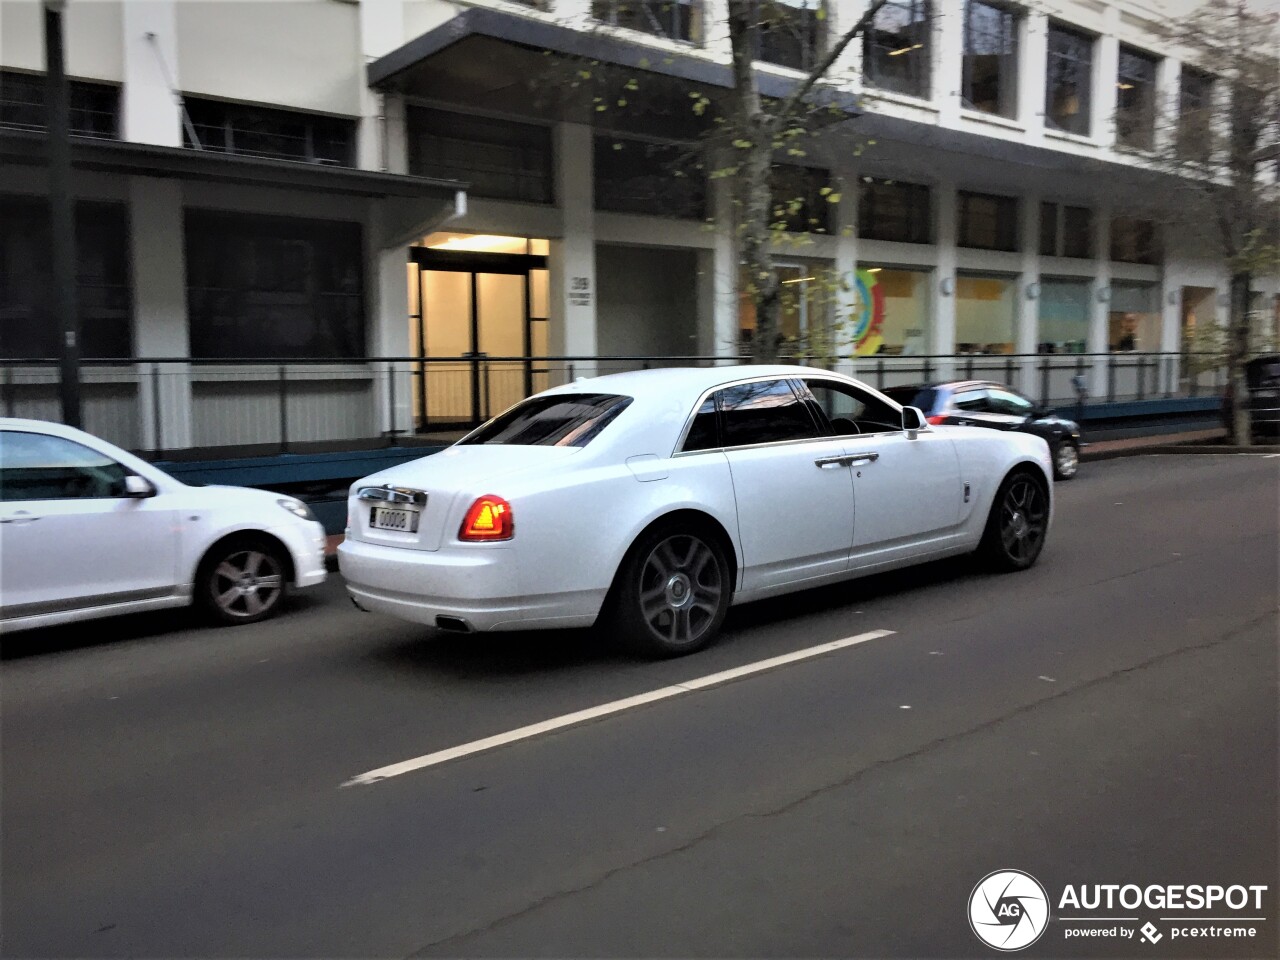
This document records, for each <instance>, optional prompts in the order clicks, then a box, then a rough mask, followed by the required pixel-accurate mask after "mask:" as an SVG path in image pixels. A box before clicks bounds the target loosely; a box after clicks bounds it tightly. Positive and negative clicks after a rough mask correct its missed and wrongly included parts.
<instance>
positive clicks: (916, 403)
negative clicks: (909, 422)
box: [880, 387, 938, 413]
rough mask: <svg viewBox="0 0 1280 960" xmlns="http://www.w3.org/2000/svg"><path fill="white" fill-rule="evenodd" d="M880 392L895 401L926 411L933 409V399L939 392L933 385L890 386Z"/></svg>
mask: <svg viewBox="0 0 1280 960" xmlns="http://www.w3.org/2000/svg"><path fill="white" fill-rule="evenodd" d="M880 392H881V393H883V394H884V395H885V396H886V397H888V398H889V399H890V400H892V401H893V402H894V403H898V404H901V405H902V406H904V407H919V408H920V409H921V410H924V411H925V412H926V413H927V412H928V411H930V410H932V409H933V400H934V397H935V396H936V395H937V393H938V391H937V390H935V389H933V387H924V388H921V387H890V388H889V389H888V390H881V391H880Z"/></svg>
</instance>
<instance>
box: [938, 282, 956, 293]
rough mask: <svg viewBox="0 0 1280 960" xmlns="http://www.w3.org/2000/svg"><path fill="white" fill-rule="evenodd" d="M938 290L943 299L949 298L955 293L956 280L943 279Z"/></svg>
mask: <svg viewBox="0 0 1280 960" xmlns="http://www.w3.org/2000/svg"><path fill="white" fill-rule="evenodd" d="M938 289H939V290H941V291H942V295H943V296H944V297H949V296H951V295H952V294H953V293H955V292H956V278H955V277H943V278H942V282H941V283H939V284H938Z"/></svg>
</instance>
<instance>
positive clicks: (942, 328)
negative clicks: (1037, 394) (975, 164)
mask: <svg viewBox="0 0 1280 960" xmlns="http://www.w3.org/2000/svg"><path fill="white" fill-rule="evenodd" d="M934 193H935V196H936V197H937V199H936V201H935V202H936V203H937V205H938V206H937V209H936V211H935V212H936V214H937V218H936V222H937V224H938V239H937V244H938V270H937V274H936V276H934V278H933V291H932V294H933V303H934V304H935V306H934V310H933V329H932V330H931V331H930V334H929V344H930V347H929V352H930V353H933V354H937V355H938V356H940V357H945V358H947V359H944V360H940V361H939V363H938V371H937V373H936V378H937V379H940V380H948V379H950V378H951V377H952V376H954V375H955V361H954V360H953V359H951V358H953V357H954V356H955V352H956V238H957V237H958V236H959V230H958V224H957V222H956V220H957V216H958V200H957V197H956V185H955V184H954V183H952V182H950V181H945V182H942V183H939V184H938V186H937V189H936V190H935V191H934Z"/></svg>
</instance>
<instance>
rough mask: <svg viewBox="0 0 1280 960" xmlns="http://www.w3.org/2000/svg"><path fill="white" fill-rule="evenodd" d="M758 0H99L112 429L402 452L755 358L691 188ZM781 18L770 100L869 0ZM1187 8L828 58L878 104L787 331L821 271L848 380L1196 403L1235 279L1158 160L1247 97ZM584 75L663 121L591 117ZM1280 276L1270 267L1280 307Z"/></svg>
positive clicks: (888, 17)
mask: <svg viewBox="0 0 1280 960" xmlns="http://www.w3.org/2000/svg"><path fill="white" fill-rule="evenodd" d="M728 2H729V0H619V2H609V0H604V2H601V0H595V2H592V0H542V2H515V0H487V2H486V0H475V2H445V0H359V2H348V0H290V2H269V0H244V2H224V0H146V2H136V0H70V2H69V3H67V5H66V8H65V14H64V21H65V35H66V49H67V57H66V60H67V70H68V73H69V74H70V76H71V77H72V78H73V83H72V88H71V103H72V128H73V132H74V134H75V136H74V138H73V144H72V162H73V177H74V180H73V186H74V190H75V194H76V197H77V212H76V223H77V247H78V256H79V270H78V274H79V284H78V294H79V312H80V317H81V323H82V352H83V354H84V355H85V357H86V358H88V359H87V361H86V366H85V370H84V390H85V397H86V423H87V426H88V427H89V428H90V429H96V430H98V431H99V432H102V433H105V434H107V435H109V436H112V437H113V439H116V440H119V441H122V442H124V443H125V444H127V445H129V446H132V447H136V448H140V449H145V450H152V449H160V448H164V449H175V448H181V447H192V446H197V447H205V446H225V445H235V444H242V443H253V442H262V441H268V440H270V439H271V437H272V436H273V433H272V432H273V431H275V430H277V428H278V421H277V420H276V419H275V418H274V414H272V413H271V412H270V411H271V410H274V409H276V408H277V407H278V408H279V410H280V411H281V414H282V416H283V415H285V414H289V413H292V426H291V431H292V438H293V439H308V438H311V439H336V438H341V437H365V436H376V435H378V434H379V433H386V432H388V431H407V430H412V429H415V428H421V427H423V426H424V425H431V424H438V423H444V422H451V421H465V420H468V419H470V418H472V417H474V416H478V415H481V414H484V413H486V412H490V411H492V410H493V409H494V408H496V407H498V406H500V405H502V404H504V403H506V402H509V401H511V400H513V399H516V398H518V397H519V396H521V395H523V394H524V393H525V392H527V391H529V390H531V389H535V388H537V387H538V386H540V385H541V384H543V383H546V382H548V380H549V379H550V378H554V377H557V376H566V375H570V374H574V375H581V374H583V373H588V372H591V371H592V370H596V369H602V368H609V369H612V368H614V367H616V366H617V364H610V363H607V362H606V361H604V360H599V361H593V358H603V357H633V358H644V357H651V358H655V359H654V360H653V361H652V362H664V361H663V360H661V359H660V358H671V357H689V356H700V357H708V356H732V355H735V354H736V353H738V351H739V350H740V346H741V342H742V339H743V337H744V336H750V331H751V327H752V325H753V322H754V321H753V316H752V311H751V309H750V306H749V304H746V303H744V298H742V297H741V296H740V278H739V270H738V265H737V262H736V257H735V250H734V244H733V231H732V229H731V227H730V226H729V222H730V221H731V219H732V208H731V204H730V203H729V199H728V196H727V183H726V181H725V180H723V179H714V178H712V179H708V178H707V177H706V176H705V173H704V172H703V171H699V170H698V169H696V168H690V169H689V170H688V171H687V172H686V171H679V173H680V174H682V175H677V168H678V167H679V166H680V164H681V163H682V162H683V161H682V158H684V157H687V155H688V149H687V144H688V142H690V141H691V140H693V139H695V138H696V137H697V133H698V131H697V126H698V124H697V122H696V112H695V111H694V110H692V109H691V106H690V104H691V102H696V101H697V100H698V99H699V98H700V97H705V98H707V99H708V100H716V99H717V98H721V97H722V96H723V93H724V90H725V89H726V88H727V86H728V84H729V82H730V79H729V78H730V71H729V60H730V56H729V41H728V36H727V31H726V29H725V27H724V23H725V14H726V11H725V7H726V4H727V3H728ZM775 6H777V7H778V8H779V9H781V10H782V11H783V13H784V14H785V15H787V16H789V17H791V18H792V23H791V26H792V27H794V29H791V30H788V31H779V32H777V33H776V34H774V35H768V34H767V35H766V36H765V38H764V42H762V44H761V61H760V72H761V77H762V80H761V83H762V85H763V87H764V89H765V92H766V93H767V92H777V91H780V90H784V89H786V88H787V85H788V84H790V83H793V82H794V81H795V80H796V79H797V78H799V77H801V76H802V75H803V74H802V73H800V72H799V71H801V70H803V69H804V68H805V67H806V66H807V65H808V64H809V63H811V62H812V58H813V56H814V55H815V52H816V51H820V50H821V49H822V46H823V44H824V43H826V42H828V41H829V39H830V38H831V37H835V36H838V35H839V34H840V33H841V32H842V30H844V29H847V28H848V26H849V25H850V24H852V23H853V22H855V21H856V20H857V18H858V17H859V16H860V15H861V13H862V12H863V10H864V9H865V7H866V4H865V2H864V0H826V2H825V4H824V6H823V8H822V10H823V13H822V15H817V14H816V13H815V11H816V10H817V9H818V3H817V0H809V2H783V0H779V3H778V4H776V5H775ZM1192 6H1193V3H1192V0H1117V2H1109V3H1108V2H1101V0H1044V2H1036V3H1033V4H1026V5H1018V4H1015V3H1011V2H1004V0H894V2H891V3H889V4H888V5H886V7H885V8H883V9H882V10H881V11H880V13H879V14H878V15H877V18H876V21H875V25H874V29H872V30H871V31H870V32H869V33H868V34H867V35H866V37H865V38H864V39H863V40H862V41H860V42H858V43H855V44H853V45H851V46H850V47H849V48H848V49H847V51H846V52H845V54H844V55H843V56H842V57H841V59H840V60H839V61H838V62H837V64H836V66H835V68H834V69H833V70H832V71H831V73H830V75H829V76H830V80H831V82H832V83H833V84H835V85H837V86H838V87H839V88H840V89H841V90H842V91H843V92H845V93H848V94H853V95H855V96H856V100H857V110H858V111H859V115H858V116H857V117H855V118H854V119H852V120H849V121H847V122H845V123H842V124H839V125H837V126H835V127H833V128H831V130H830V132H829V133H827V134H824V135H823V136H822V137H820V144H819V146H818V148H816V149H814V150H812V151H809V152H808V154H807V155H806V156H805V157H804V158H802V159H793V160H792V161H789V162H793V163H794V164H795V167H794V169H790V170H787V171H780V172H779V177H780V178H781V179H785V180H786V181H787V182H788V183H790V184H791V185H792V186H793V188H794V190H795V191H797V193H798V195H800V196H810V197H811V199H812V203H810V204H807V205H806V208H805V210H804V211H803V213H804V216H805V218H806V219H808V220H809V224H808V225H809V226H810V228H811V229H813V230H816V231H817V232H812V233H811V234H810V236H809V237H808V238H807V239H806V241H805V242H804V243H803V244H784V245H782V246H781V247H780V249H779V257H780V259H781V260H782V261H783V264H784V265H783V267H782V271H783V275H784V277H783V278H784V281H786V282H788V283H791V284H795V285H796V292H797V295H796V296H794V297H793V298H792V302H793V303H794V304H795V306H794V307H793V308H792V309H791V310H789V312H788V316H787V317H786V318H785V323H786V326H787V329H788V332H790V333H792V334H803V333H804V332H805V330H806V329H813V328H814V327H815V326H816V325H821V324H823V323H828V322H830V319H831V317H830V313H831V311H830V310H829V309H828V308H826V307H825V306H823V305H821V304H820V303H819V302H818V300H819V298H816V297H808V296H806V294H805V292H804V290H805V285H806V284H807V283H810V282H812V281H811V280H810V279H809V278H810V277H812V276H814V275H815V274H816V273H817V272H819V271H822V270H830V271H834V272H835V273H837V274H839V275H844V276H847V277H853V276H855V275H856V276H857V277H858V279H859V293H860V298H859V299H857V300H855V302H853V303H852V304H851V309H852V310H853V312H854V314H855V321H856V322H855V326H856V325H857V322H860V323H861V333H859V334H858V335H857V336H855V338H854V339H855V341H857V342H855V343H854V345H853V348H852V349H854V350H855V352H857V353H859V354H861V355H862V356H859V357H857V358H856V359H855V360H854V361H852V362H853V364H854V367H855V369H858V370H859V371H869V370H873V371H874V373H875V375H876V377H879V378H881V379H882V380H883V379H884V378H886V377H887V378H888V382H895V381H897V382H902V381H904V380H913V379H914V380H918V379H920V377H921V376H922V374H925V373H934V374H936V373H944V372H947V371H948V370H956V369H958V368H961V367H964V368H970V367H973V365H974V360H973V358H974V357H975V356H978V357H981V358H982V359H981V361H980V362H979V367H980V368H982V369H986V370H988V371H991V372H995V373H997V374H999V373H1004V374H1007V375H1008V376H1009V378H1011V379H1015V380H1017V381H1018V382H1020V383H1021V384H1022V385H1023V386H1024V387H1025V388H1026V389H1028V391H1029V392H1033V393H1038V394H1041V395H1044V396H1046V397H1048V398H1057V399H1062V398H1065V397H1068V396H1070V379H1071V377H1072V376H1073V375H1075V374H1078V373H1080V372H1082V371H1083V372H1084V373H1085V374H1086V377H1087V378H1088V379H1089V382H1090V384H1091V388H1092V391H1093V393H1095V394H1096V395H1099V396H1102V395H1109V396H1121V397H1128V396H1142V395H1148V394H1155V393H1161V394H1169V393H1171V392H1175V391H1176V390H1178V389H1179V384H1180V383H1181V382H1183V380H1184V378H1185V374H1186V372H1187V371H1186V370H1185V369H1181V370H1180V368H1179V364H1178V354H1179V351H1180V350H1181V349H1182V347H1183V345H1184V343H1185V341H1186V339H1187V333H1188V331H1189V330H1190V329H1192V328H1193V326H1194V325H1195V324H1198V323H1199V324H1203V323H1207V322H1213V321H1217V320H1221V319H1223V318H1224V317H1225V314H1226V309H1227V297H1226V294H1227V291H1228V277H1227V275H1226V271H1225V265H1224V263H1223V260H1222V258H1221V257H1220V256H1219V255H1218V254H1217V253H1216V252H1215V250H1214V249H1213V246H1212V243H1211V242H1210V241H1209V240H1208V239H1206V238H1207V234H1206V233H1204V232H1200V231H1195V230H1191V229H1185V228H1183V227H1178V228H1170V227H1168V225H1167V217H1164V216H1162V215H1161V212H1160V211H1161V209H1162V204H1165V203H1167V201H1168V191H1169V187H1168V181H1167V178H1161V177H1159V176H1157V175H1155V174H1154V173H1153V172H1152V171H1151V170H1150V169H1149V166H1150V165H1149V163H1148V161H1147V160H1146V159H1144V156H1143V151H1144V150H1159V149H1161V147H1162V145H1163V142H1164V139H1165V138H1167V137H1169V136H1173V135H1174V133H1173V132H1171V130H1170V129H1167V128H1166V124H1164V123H1163V122H1162V121H1161V119H1160V118H1161V117H1163V116H1166V115H1177V114H1178V113H1179V112H1181V113H1183V114H1184V115H1186V116H1188V117H1190V116H1191V115H1192V113H1193V112H1198V111H1201V110H1202V108H1203V107H1204V106H1205V105H1206V104H1212V103H1214V98H1215V97H1217V96H1219V95H1220V91H1219V90H1218V89H1217V87H1216V86H1215V78H1214V77H1213V76H1212V75H1210V74H1207V73H1204V72H1201V71H1199V70H1196V69H1193V68H1191V67H1187V68H1184V67H1183V66H1182V63H1181V62H1180V53H1179V51H1178V50H1177V49H1174V48H1172V47H1170V46H1169V45H1168V44H1167V43H1166V42H1165V41H1164V40H1163V39H1162V38H1161V37H1162V34H1161V30H1160V29H1159V28H1160V25H1161V23H1162V22H1163V21H1165V20H1166V19H1168V18H1169V17H1170V16H1176V15H1178V14H1179V13H1182V12H1185V11H1186V10H1187V9H1190V8H1191V7H1192ZM42 22H43V12H42V7H41V5H40V4H39V3H38V2H35V0H0V68H2V70H3V72H2V73H0V355H2V356H3V357H4V358H7V359H8V360H9V361H16V360H23V361H30V360H31V359H33V358H41V357H44V358H51V357H56V356H57V351H58V341H57V333H56V332H55V331H56V324H55V323H54V322H53V321H52V319H51V316H52V314H51V307H50V303H49V296H48V276H49V270H48V256H47V248H48V243H49V241H48V236H49V226H48V213H47V207H46V204H45V202H44V196H45V194H46V193H47V175H46V170H45V168H44V166H43V156H44V146H43V144H44V135H43V128H44V118H43V112H42V108H41V105H40V104H41V97H42V84H41V74H42V71H43V68H44V55H43V42H42ZM583 64H586V65H588V67H587V68H586V69H582V65H583ZM567 65H568V66H567ZM573 65H577V66H576V67H575V66H573ZM579 69H581V71H582V74H581V75H582V77H583V78H584V81H585V79H586V78H587V75H588V74H597V75H598V76H599V77H606V78H612V81H613V82H614V87H609V85H608V83H607V82H606V83H605V85H604V87H602V89H606V88H607V89H611V90H612V89H616V87H617V83H621V84H622V89H633V90H634V93H633V94H631V95H630V99H631V100H632V103H631V104H629V105H628V107H627V108H622V107H620V106H619V105H618V103H616V102H615V99H614V98H612V97H611V98H610V99H609V100H608V102H607V103H605V102H600V103H597V107H604V108H605V109H595V108H593V107H592V106H590V103H592V102H595V101H594V100H589V101H588V106H587V107H586V108H585V109H584V108H582V106H581V103H582V100H583V98H582V97H579V96H567V95H565V93H566V90H565V88H567V87H572V86H573V84H574V82H576V81H575V73H576V71H577V70H579ZM594 80H595V78H594V77H593V78H592V82H594ZM823 186H828V187H830V188H831V191H832V192H834V193H836V194H838V195H839V196H840V201H839V202H838V203H827V202H825V200H826V196H824V195H823V193H822V187H823ZM1162 222H1165V223H1166V226H1165V227H1163V228H1162V226H1161V223H1162ZM815 224H816V225H817V226H816V227H815V226H814V225H815ZM1278 295H1280V281H1278V280H1277V278H1276V277H1262V278H1259V279H1258V281H1257V296H1258V306H1259V309H1260V312H1261V314H1262V315H1264V316H1266V317H1274V315H1275V312H1276V307H1275V304H1276V303H1277V302H1280V301H1278V300H1277V296H1278ZM872 311H874V312H875V315H874V316H871V313H872ZM868 330H874V336H867V335H866V334H867V331H868ZM1064 354H1065V355H1067V356H1066V357H1063V356H1062V355H1064ZM1121 354H1123V355H1124V356H1125V357H1128V356H1130V355H1132V356H1133V357H1136V358H1139V359H1136V360H1133V361H1131V362H1123V361H1122V362H1117V361H1116V359H1115V358H1116V357H1117V356H1119V355H1121ZM1155 354H1163V355H1165V356H1164V357H1163V358H1160V357H1155V356H1150V357H1148V358H1147V359H1141V358H1143V357H1147V355H1155ZM392 357H394V358H422V362H421V363H411V362H407V360H402V361H400V362H397V363H394V364H393V363H387V362H379V361H378V358H392ZM492 357H513V358H529V359H526V360H520V361H509V362H490V361H488V360H487V359H484V358H492ZM544 357H553V358H555V357H563V358H575V359H573V360H554V361H547V362H543V361H541V360H540V359H539V358H544ZM924 357H928V358H931V359H930V360H929V361H928V362H927V365H926V364H925V363H923V362H922V360H921V358H924ZM1046 358H1051V359H1046ZM1070 358H1077V359H1070ZM108 360H111V361H115V362H114V363H106V362H95V361H108ZM277 360H289V361H290V362H289V363H288V364H287V365H282V364H279V363H276V362H275V361H277ZM294 361H310V362H308V363H299V362H294ZM627 362H628V363H636V364H638V363H640V362H642V361H641V360H634V361H627ZM665 362H671V361H670V360H667V361H665ZM286 367H287V369H286ZM6 370H7V371H8V372H7V374H6V382H5V383H4V384H2V385H0V386H3V387H4V391H5V392H4V396H5V398H6V406H7V408H8V409H9V410H12V411H13V412H18V413H33V412H34V413H36V414H40V413H43V414H45V415H49V416H54V415H56V409H57V408H56V389H55V387H54V377H55V375H56V371H55V370H53V369H52V368H41V367H39V366H38V365H35V366H33V365H32V364H30V363H27V364H25V365H24V364H15V363H12V362H10V363H9V364H8V366H7V367H6ZM873 379H874V378H873Z"/></svg>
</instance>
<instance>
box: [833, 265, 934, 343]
mask: <svg viewBox="0 0 1280 960" xmlns="http://www.w3.org/2000/svg"><path fill="white" fill-rule="evenodd" d="M932 276H933V274H932V273H930V272H929V271H928V270H900V269H898V268H896V267H871V266H869V267H866V268H863V269H860V270H859V271H858V274H857V290H858V296H857V302H856V304H855V307H854V315H853V316H851V317H849V318H848V320H847V323H848V325H849V326H851V328H852V329H851V330H850V331H849V335H848V338H847V339H849V340H852V341H853V348H854V349H853V352H854V353H855V354H857V355H859V356H869V355H875V354H878V355H883V356H895V357H896V356H923V355H924V354H927V353H928V352H929V349H928V332H929V320H930V300H929V290H930V288H931V286H932V285H931V284H930V282H929V281H930V278H931V277H932Z"/></svg>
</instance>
